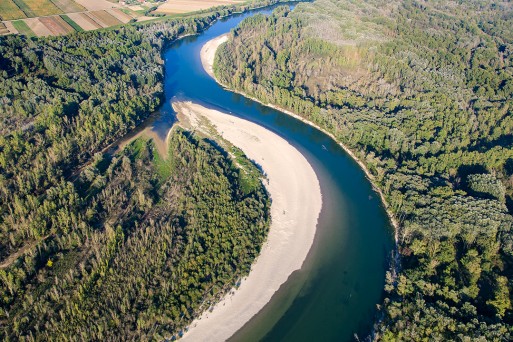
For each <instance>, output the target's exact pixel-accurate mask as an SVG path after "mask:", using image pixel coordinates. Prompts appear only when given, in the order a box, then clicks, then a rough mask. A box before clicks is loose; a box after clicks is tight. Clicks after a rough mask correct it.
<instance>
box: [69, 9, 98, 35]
mask: <svg viewBox="0 0 513 342" xmlns="http://www.w3.org/2000/svg"><path fill="white" fill-rule="evenodd" d="M68 17H70V19H71V20H73V21H74V22H75V23H77V25H78V26H80V27H81V28H83V29H84V31H91V30H96V29H99V28H101V26H100V25H98V23H97V22H96V21H94V20H93V19H91V18H89V16H88V15H87V14H85V13H69V14H68Z"/></svg>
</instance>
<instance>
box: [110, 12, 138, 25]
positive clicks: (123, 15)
mask: <svg viewBox="0 0 513 342" xmlns="http://www.w3.org/2000/svg"><path fill="white" fill-rule="evenodd" d="M107 13H109V14H110V15H112V16H113V17H114V18H116V19H118V20H119V21H121V22H122V23H123V24H126V23H128V22H130V20H132V17H131V16H129V15H128V14H126V13H124V12H122V11H120V10H119V9H111V10H107Z"/></svg>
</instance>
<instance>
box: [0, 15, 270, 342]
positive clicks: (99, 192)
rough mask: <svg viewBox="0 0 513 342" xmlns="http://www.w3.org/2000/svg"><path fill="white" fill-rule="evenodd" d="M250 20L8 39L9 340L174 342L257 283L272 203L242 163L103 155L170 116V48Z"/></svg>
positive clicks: (141, 152)
mask: <svg viewBox="0 0 513 342" xmlns="http://www.w3.org/2000/svg"><path fill="white" fill-rule="evenodd" d="M240 9H241V8H238V7H233V8H232V7H230V8H228V9H225V10H222V11H218V12H215V13H213V14H209V15H204V16H202V17H201V18H188V19H176V20H172V21H161V22H158V23H151V24H145V25H137V26H125V27H121V28H118V29H116V30H105V31H94V32H79V33H74V34H71V35H68V36H64V37H49V38H44V39H40V38H27V37H24V36H8V37H5V38H2V40H0V83H1V84H2V87H0V117H1V120H0V135H1V136H0V305H1V308H2V310H0V338H1V339H2V340H20V339H27V340H34V339H38V340H59V339H66V338H69V336H80V338H81V339H85V340H105V339H107V340H112V339H124V340H125V339H150V338H152V339H153V338H155V339H159V338H164V337H171V336H172V335H176V334H179V333H180V330H181V329H183V327H185V326H186V325H187V324H188V323H189V322H190V321H191V319H192V318H193V317H195V316H196V315H197V314H198V313H199V312H201V311H202V310H205V309H207V308H208V307H209V306H210V305H211V303H212V302H214V301H215V300H216V299H217V298H218V297H219V296H221V295H222V294H223V293H224V292H225V291H226V290H227V289H229V288H231V287H232V286H233V285H234V284H236V283H237V281H238V279H239V278H240V277H241V276H243V275H244V274H246V273H247V272H248V271H249V268H250V265H251V262H252V260H253V259H254V258H255V256H256V255H257V254H258V253H259V249H260V246H261V244H262V242H263V240H264V239H265V236H266V232H267V229H268V225H269V216H268V213H269V200H268V197H267V194H266V192H265V190H264V188H263V186H262V183H261V181H260V180H259V177H260V173H259V171H258V170H257V169H256V168H255V167H254V166H253V165H252V164H251V163H250V162H249V161H248V160H247V159H246V158H245V156H244V155H242V154H241V153H240V151H235V152H236V153H234V151H230V152H231V153H234V159H233V160H232V159H231V157H230V156H229V153H228V152H227V151H225V150H224V149H223V148H222V147H219V146H218V144H216V143H214V142H211V140H207V139H205V140H204V139H202V138H199V137H195V136H192V135H191V133H189V132H184V131H182V130H180V129H177V130H176V131H174V132H173V133H172V136H171V139H170V145H169V155H168V156H159V155H158V153H156V148H155V147H154V145H153V143H152V142H151V141H144V140H141V139H139V140H137V141H135V142H133V143H132V144H131V145H129V146H128V147H127V148H126V149H124V150H123V151H121V152H120V153H119V154H118V155H114V156H113V155H109V154H107V153H105V151H106V150H107V149H108V147H109V145H111V144H112V143H113V142H115V141H116V140H118V139H119V138H121V137H123V136H124V135H125V134H126V133H127V132H129V131H130V130H132V129H133V128H134V127H136V126H137V125H138V124H140V123H141V122H142V121H143V120H144V119H145V118H147V117H148V116H149V114H150V113H151V112H152V111H154V110H155V109H156V108H157V107H158V105H159V104H160V102H161V95H162V78H163V65H162V64H163V61H162V59H161V51H162V48H163V47H164V46H165V44H166V43H167V42H170V41H172V40H174V39H176V38H177V37H178V36H180V35H186V34H193V33H197V32H198V31H200V30H202V29H204V28H205V27H207V26H208V25H210V24H211V23H212V21H214V20H215V19H216V18H219V17H220V16H223V15H227V14H229V13H231V11H233V10H240ZM241 166H242V167H243V168H241ZM255 177H256V178H255Z"/></svg>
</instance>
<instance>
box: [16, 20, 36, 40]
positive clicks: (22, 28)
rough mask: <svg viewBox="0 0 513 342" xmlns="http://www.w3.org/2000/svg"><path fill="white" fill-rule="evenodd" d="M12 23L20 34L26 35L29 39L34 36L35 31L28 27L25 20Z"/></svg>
mask: <svg viewBox="0 0 513 342" xmlns="http://www.w3.org/2000/svg"><path fill="white" fill-rule="evenodd" d="M11 23H12V25H13V26H14V28H15V29H16V31H18V33H20V34H24V35H26V36H27V37H33V36H34V31H32V30H31V29H30V27H29V26H28V25H27V23H25V22H24V21H23V20H14V21H11Z"/></svg>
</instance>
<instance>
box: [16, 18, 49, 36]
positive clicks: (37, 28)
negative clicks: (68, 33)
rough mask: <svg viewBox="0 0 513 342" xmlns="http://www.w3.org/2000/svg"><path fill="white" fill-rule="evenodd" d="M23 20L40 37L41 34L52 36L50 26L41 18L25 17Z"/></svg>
mask: <svg viewBox="0 0 513 342" xmlns="http://www.w3.org/2000/svg"><path fill="white" fill-rule="evenodd" d="M23 21H24V22H25V23H26V24H27V25H28V27H29V28H30V29H31V30H32V32H34V34H35V35H36V36H38V37H41V36H51V35H52V31H50V29H49V28H48V27H46V26H45V25H44V24H43V23H42V22H41V21H40V20H39V18H27V19H23Z"/></svg>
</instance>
